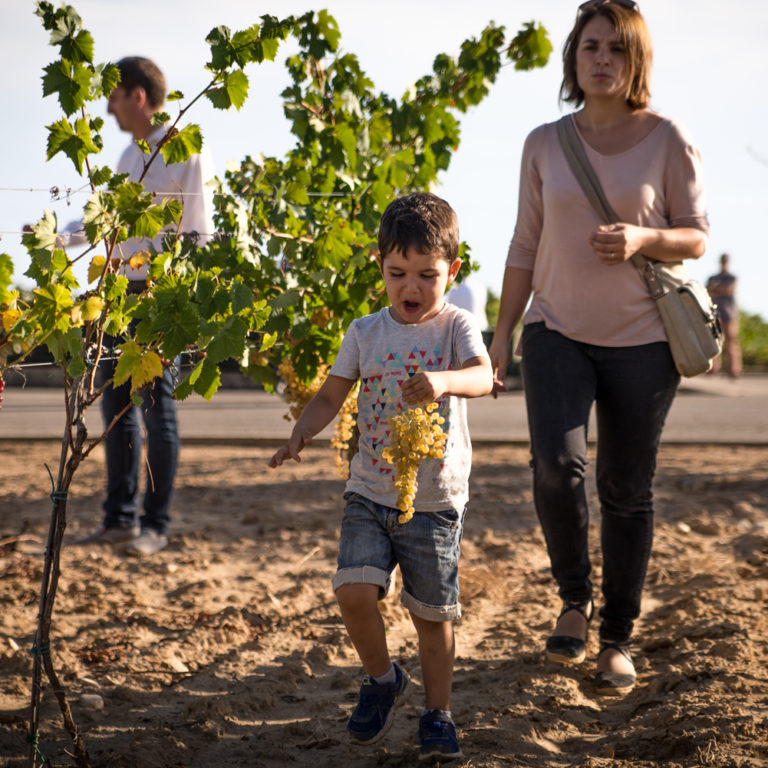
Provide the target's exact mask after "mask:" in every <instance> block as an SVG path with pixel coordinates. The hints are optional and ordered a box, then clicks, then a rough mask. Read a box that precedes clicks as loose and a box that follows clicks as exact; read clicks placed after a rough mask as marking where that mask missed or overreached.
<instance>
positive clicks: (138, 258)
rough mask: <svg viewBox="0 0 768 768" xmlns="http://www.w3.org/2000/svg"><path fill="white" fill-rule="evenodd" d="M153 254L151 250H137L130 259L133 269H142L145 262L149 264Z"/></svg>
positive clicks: (129, 262)
mask: <svg viewBox="0 0 768 768" xmlns="http://www.w3.org/2000/svg"><path fill="white" fill-rule="evenodd" d="M151 259H152V254H151V253H150V252H149V251H137V252H136V253H134V254H133V256H131V258H130V259H128V264H129V265H130V267H131V269H141V268H142V267H143V266H144V265H145V264H149V262H150V260H151Z"/></svg>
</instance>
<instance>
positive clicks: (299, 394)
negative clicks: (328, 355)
mask: <svg viewBox="0 0 768 768" xmlns="http://www.w3.org/2000/svg"><path fill="white" fill-rule="evenodd" d="M277 374H278V376H280V378H281V379H282V380H283V381H284V382H285V389H284V390H283V397H284V398H285V402H286V403H288V410H289V413H287V414H286V415H285V416H284V417H283V418H284V419H286V420H287V421H290V420H291V419H293V420H294V421H296V420H297V419H298V418H299V416H301V412H302V411H303V410H304V408H305V407H306V405H307V403H308V402H309V401H310V400H311V399H312V398H313V397H314V396H315V395H316V394H317V390H318V389H320V387H321V385H322V383H323V382H324V381H325V377H326V376H327V375H328V366H327V365H326V364H325V363H323V364H322V365H321V366H320V367H319V368H318V369H317V375H316V376H315V378H314V379H312V381H311V382H310V383H309V384H305V383H304V382H303V381H302V380H301V379H300V378H299V376H298V374H297V373H296V369H295V368H294V367H293V363H292V362H291V361H290V360H288V359H286V360H283V361H282V362H281V363H280V365H279V366H278V367H277Z"/></svg>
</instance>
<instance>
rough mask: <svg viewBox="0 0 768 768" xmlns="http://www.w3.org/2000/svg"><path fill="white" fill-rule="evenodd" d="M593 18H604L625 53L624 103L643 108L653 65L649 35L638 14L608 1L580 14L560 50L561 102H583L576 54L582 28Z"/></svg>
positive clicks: (635, 107) (647, 102)
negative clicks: (561, 57)
mask: <svg viewBox="0 0 768 768" xmlns="http://www.w3.org/2000/svg"><path fill="white" fill-rule="evenodd" d="M595 16H604V17H605V18H606V19H608V21H610V22H611V24H612V25H613V28H614V29H615V30H616V34H617V36H618V38H619V40H620V41H621V43H622V45H623V46H624V49H625V50H626V55H627V67H628V69H629V84H628V86H627V94H626V99H627V104H628V105H629V106H630V107H632V109H645V108H646V107H647V106H648V104H649V103H650V100H651V65H652V63H653V47H652V45H651V35H650V32H649V31H648V27H647V26H646V24H645V19H643V17H642V16H641V15H640V12H639V11H633V10H631V9H629V8H625V7H624V6H622V5H619V4H618V3H611V2H606V3H603V4H601V5H597V6H594V7H590V8H587V9H584V10H583V11H579V15H578V16H577V17H576V24H574V27H573V29H572V30H571V33H570V34H569V35H568V39H567V40H566V41H565V46H564V47H563V82H562V84H561V85H560V100H561V101H565V102H572V103H573V104H575V105H576V106H577V107H580V106H581V105H582V104H583V103H584V91H583V90H582V89H581V87H580V86H579V82H578V80H577V78H576V51H577V49H578V47H579V42H580V40H581V34H582V32H583V31H584V27H585V26H586V25H587V24H588V23H589V22H590V21H592V19H594V18H595Z"/></svg>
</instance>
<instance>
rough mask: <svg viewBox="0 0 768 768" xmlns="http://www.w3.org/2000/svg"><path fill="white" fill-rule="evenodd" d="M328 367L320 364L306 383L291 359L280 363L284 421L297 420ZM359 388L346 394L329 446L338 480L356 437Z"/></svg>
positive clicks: (325, 374)
mask: <svg viewBox="0 0 768 768" xmlns="http://www.w3.org/2000/svg"><path fill="white" fill-rule="evenodd" d="M329 369H330V366H328V365H326V364H325V363H323V364H322V365H321V366H320V367H319V368H318V370H317V375H316V376H315V378H314V379H313V380H312V381H311V382H310V383H309V384H305V383H304V382H303V381H302V380H301V379H300V378H299V377H298V375H297V374H296V370H295V368H294V367H293V364H292V363H291V361H290V360H283V361H282V362H281V363H280V365H279V366H278V368H277V373H278V375H279V376H280V378H281V379H282V380H283V381H284V382H285V389H284V390H283V397H284V398H285V401H286V402H287V403H288V409H289V413H287V414H286V415H285V417H284V418H285V419H286V420H288V421H290V420H291V419H293V421H296V420H297V419H298V418H299V416H301V412H302V411H303V410H304V408H305V407H306V405H307V403H308V402H309V401H310V400H311V399H312V398H313V397H314V396H315V395H316V394H317V391H318V390H319V389H320V387H321V385H322V383H323V382H324V381H325V378H326V376H327V375H328V371H329ZM359 387H360V385H359V383H358V384H356V385H355V386H354V387H352V389H351V390H350V391H349V394H348V395H347V397H346V399H345V400H344V405H342V407H341V410H340V411H339V420H338V421H337V422H336V425H335V426H334V428H333V437H332V438H331V445H332V446H333V447H334V448H335V449H336V456H335V457H334V460H335V462H336V468H337V469H338V472H339V474H340V475H341V477H344V478H346V477H347V475H348V474H349V452H350V451H349V446H350V442H351V441H352V440H353V438H355V437H356V431H355V422H356V421H357V392H358V389H359Z"/></svg>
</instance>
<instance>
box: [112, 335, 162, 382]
mask: <svg viewBox="0 0 768 768" xmlns="http://www.w3.org/2000/svg"><path fill="white" fill-rule="evenodd" d="M162 375H163V361H162V360H161V359H160V356H159V355H158V354H157V352H154V351H152V350H151V349H149V350H145V349H142V347H141V346H140V345H139V344H137V343H136V342H135V341H127V342H125V344H121V345H120V357H119V359H118V361H117V365H116V366H115V379H114V381H115V386H118V387H119V386H120V385H121V384H125V382H126V381H128V379H130V380H131V394H134V393H135V392H138V391H139V390H140V389H141V388H142V387H144V386H146V385H147V384H149V383H150V382H152V381H154V380H155V379H157V378H159V377H160V376H162Z"/></svg>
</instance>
